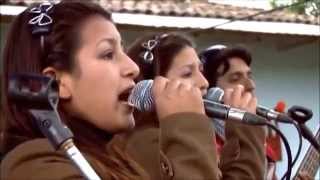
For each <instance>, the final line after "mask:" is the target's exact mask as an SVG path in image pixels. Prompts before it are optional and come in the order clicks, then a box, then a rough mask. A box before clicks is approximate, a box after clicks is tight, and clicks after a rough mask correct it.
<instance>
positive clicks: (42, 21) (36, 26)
mask: <svg viewBox="0 0 320 180" xmlns="http://www.w3.org/2000/svg"><path fill="white" fill-rule="evenodd" d="M52 8H53V4H51V3H42V4H40V5H39V6H38V7H34V8H32V9H31V10H30V13H32V14H35V16H34V17H33V18H32V19H30V21H29V22H28V24H30V25H32V34H33V35H44V34H47V33H50V30H51V24H52V22H53V20H52V18H51V17H50V16H49V11H50V10H51V9H52Z"/></svg>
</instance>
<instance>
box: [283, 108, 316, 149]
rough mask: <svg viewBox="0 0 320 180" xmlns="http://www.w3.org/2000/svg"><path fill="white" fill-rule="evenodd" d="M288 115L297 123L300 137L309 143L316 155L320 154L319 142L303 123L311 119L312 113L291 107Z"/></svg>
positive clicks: (304, 109)
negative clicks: (316, 152)
mask: <svg viewBox="0 0 320 180" xmlns="http://www.w3.org/2000/svg"><path fill="white" fill-rule="evenodd" d="M288 113H289V115H290V117H291V118H292V119H293V120H295V121H296V122H298V124H299V126H300V129H301V135H302V136H303V137H304V138H305V139H307V140H308V141H309V142H310V144H311V145H312V146H313V147H314V148H315V149H316V150H317V151H318V153H320V144H319V142H317V140H316V138H315V137H314V135H313V133H312V132H311V130H310V129H309V128H308V127H307V126H306V125H305V122H307V121H308V120H309V119H311V118H312V116H313V113H312V111H311V110H309V109H307V108H304V107H301V106H292V107H291V108H290V109H289V110H288Z"/></svg>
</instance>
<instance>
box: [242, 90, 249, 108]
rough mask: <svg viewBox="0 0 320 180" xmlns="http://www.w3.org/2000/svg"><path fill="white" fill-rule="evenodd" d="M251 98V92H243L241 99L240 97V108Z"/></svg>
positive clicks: (244, 106)
mask: <svg viewBox="0 0 320 180" xmlns="http://www.w3.org/2000/svg"><path fill="white" fill-rule="evenodd" d="M251 99H252V94H251V93H248V92H246V93H244V95H243V97H242V99H241V102H240V103H241V105H240V108H246V107H247V106H248V104H249V102H250V101H251Z"/></svg>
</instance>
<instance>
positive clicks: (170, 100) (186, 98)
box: [151, 77, 205, 119]
mask: <svg viewBox="0 0 320 180" xmlns="http://www.w3.org/2000/svg"><path fill="white" fill-rule="evenodd" d="M151 97H153V99H154V105H155V108H156V111H157V114H158V118H159V119H163V118H164V117H166V116H169V115H171V114H175V113H180V112H194V113H200V114H205V110H204V106H203V102H202V96H201V91H200V89H199V88H196V87H193V86H192V85H191V84H185V83H182V82H180V81H177V80H168V79H166V78H163V77H157V78H156V79H155V80H154V82H153V85H152V96H151Z"/></svg>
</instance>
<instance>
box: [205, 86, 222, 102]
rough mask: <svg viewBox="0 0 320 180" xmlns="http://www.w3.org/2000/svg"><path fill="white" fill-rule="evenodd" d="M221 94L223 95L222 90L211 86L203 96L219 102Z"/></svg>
mask: <svg viewBox="0 0 320 180" xmlns="http://www.w3.org/2000/svg"><path fill="white" fill-rule="evenodd" d="M223 95H224V91H223V90H222V89H221V88H218V87H212V88H210V89H208V92H207V95H206V96H205V98H206V99H208V100H210V101H214V102H218V103H221V102H222V98H223Z"/></svg>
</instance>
